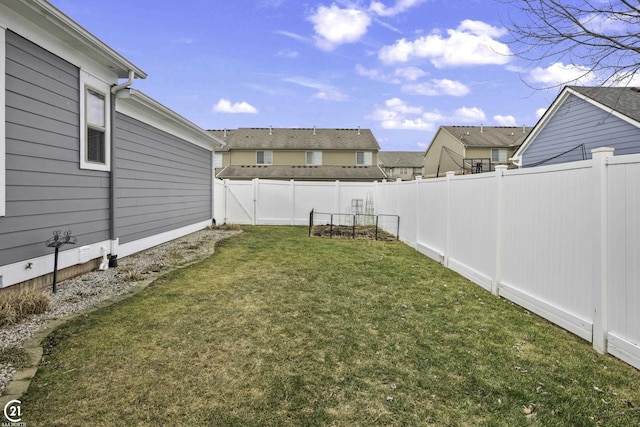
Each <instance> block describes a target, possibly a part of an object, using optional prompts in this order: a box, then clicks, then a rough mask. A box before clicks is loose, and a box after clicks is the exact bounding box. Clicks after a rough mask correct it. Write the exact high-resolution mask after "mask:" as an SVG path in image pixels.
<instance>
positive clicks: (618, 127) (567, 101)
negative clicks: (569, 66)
mask: <svg viewBox="0 0 640 427" xmlns="http://www.w3.org/2000/svg"><path fill="white" fill-rule="evenodd" d="M603 146H607V147H613V148H615V150H616V151H615V154H616V155H622V154H633V153H640V88H633V87H631V88H630V87H626V88H625V87H579V86H567V87H565V88H564V89H563V90H562V91H561V92H560V94H559V95H558V97H557V98H556V99H555V100H554V101H553V103H552V104H551V106H550V107H549V109H547V111H546V112H545V114H544V115H543V116H542V117H541V118H540V120H539V121H538V123H537V124H536V126H535V127H534V128H533V131H532V132H531V133H530V134H529V136H528V137H527V138H526V139H525V141H524V142H523V144H522V146H521V147H520V148H519V149H518V151H516V153H515V154H514V156H513V162H514V163H515V164H516V165H518V166H520V167H531V166H539V165H551V164H555V163H566V162H573V161H577V160H586V159H590V158H591V150H592V149H594V148H598V147H603Z"/></svg>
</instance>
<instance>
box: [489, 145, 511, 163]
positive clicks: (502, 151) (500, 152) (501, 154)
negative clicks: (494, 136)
mask: <svg viewBox="0 0 640 427" xmlns="http://www.w3.org/2000/svg"><path fill="white" fill-rule="evenodd" d="M491 161H492V162H493V163H507V149H506V148H492V149H491Z"/></svg>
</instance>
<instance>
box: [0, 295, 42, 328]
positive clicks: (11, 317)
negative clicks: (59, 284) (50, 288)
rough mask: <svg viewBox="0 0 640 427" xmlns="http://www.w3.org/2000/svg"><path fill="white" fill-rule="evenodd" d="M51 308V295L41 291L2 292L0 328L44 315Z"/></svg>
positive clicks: (0, 298)
mask: <svg viewBox="0 0 640 427" xmlns="http://www.w3.org/2000/svg"><path fill="white" fill-rule="evenodd" d="M50 307H51V294H49V293H47V292H44V291H41V290H37V289H24V290H21V291H7V292H0V327H1V326H6V325H13V324H15V323H19V322H20V321H22V320H24V319H25V318H27V317H29V316H31V315H34V314H42V313H44V312H46V311H47V310H49V308H50Z"/></svg>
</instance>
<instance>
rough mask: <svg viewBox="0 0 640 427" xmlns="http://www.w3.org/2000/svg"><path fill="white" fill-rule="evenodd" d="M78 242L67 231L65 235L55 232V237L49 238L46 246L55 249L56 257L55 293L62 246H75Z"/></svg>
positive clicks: (54, 268) (54, 269)
mask: <svg viewBox="0 0 640 427" xmlns="http://www.w3.org/2000/svg"><path fill="white" fill-rule="evenodd" d="M77 241H78V240H77V239H76V238H75V237H74V236H72V235H71V231H70V230H68V231H65V232H64V234H62V232H61V231H60V230H56V231H54V232H53V237H51V238H49V239H48V240H47V241H46V242H45V243H44V244H45V245H46V246H47V247H48V248H55V255H54V258H53V260H54V261H53V293H54V294H55V293H56V291H57V286H56V285H57V282H58V250H59V249H60V247H61V246H63V245H66V244H67V243H68V244H71V245H75V244H76V242H77Z"/></svg>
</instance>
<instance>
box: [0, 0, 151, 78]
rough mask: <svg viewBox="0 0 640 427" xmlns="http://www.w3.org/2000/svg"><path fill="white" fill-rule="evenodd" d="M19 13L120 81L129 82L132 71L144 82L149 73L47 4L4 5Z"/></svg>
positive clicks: (27, 0) (31, 0)
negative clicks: (114, 74)
mask: <svg viewBox="0 0 640 427" xmlns="http://www.w3.org/2000/svg"><path fill="white" fill-rule="evenodd" d="M5 6H7V7H10V8H11V9H13V10H15V11H16V12H18V13H20V14H21V15H23V16H25V17H26V18H28V19H29V20H30V21H32V22H34V23H35V24H37V25H38V26H40V27H41V28H43V29H44V30H46V31H48V32H50V33H51V34H52V35H54V36H55V37H57V38H58V39H60V40H62V41H63V42H65V43H66V44H67V45H69V46H71V47H72V48H74V49H76V50H77V51H79V52H81V53H82V54H84V55H86V56H87V57H89V58H91V59H93V60H94V61H96V62H97V63H99V64H101V65H103V66H105V67H106V68H108V69H110V70H111V71H113V72H114V73H116V75H117V76H118V78H128V76H129V71H133V72H134V75H135V77H136V78H140V79H145V78H146V77H147V73H145V72H144V71H142V70H141V69H140V68H138V67H137V66H135V65H134V64H133V63H132V62H130V61H129V60H127V59H126V58H124V57H123V56H122V55H120V54H119V53H118V52H116V51H115V50H113V49H112V48H110V47H109V46H108V45H107V44H105V43H104V42H103V41H101V40H100V39H98V38H97V37H96V36H94V35H93V34H91V33H90V32H89V31H87V30H86V29H85V28H83V27H82V26H81V25H79V24H78V23H77V22H75V21H74V20H73V19H71V18H70V17H68V16H67V15H65V14H64V13H63V12H61V11H60V10H58V9H57V8H55V7H54V6H53V5H51V4H50V3H49V2H48V1H45V0H16V1H11V2H7V3H5Z"/></svg>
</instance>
